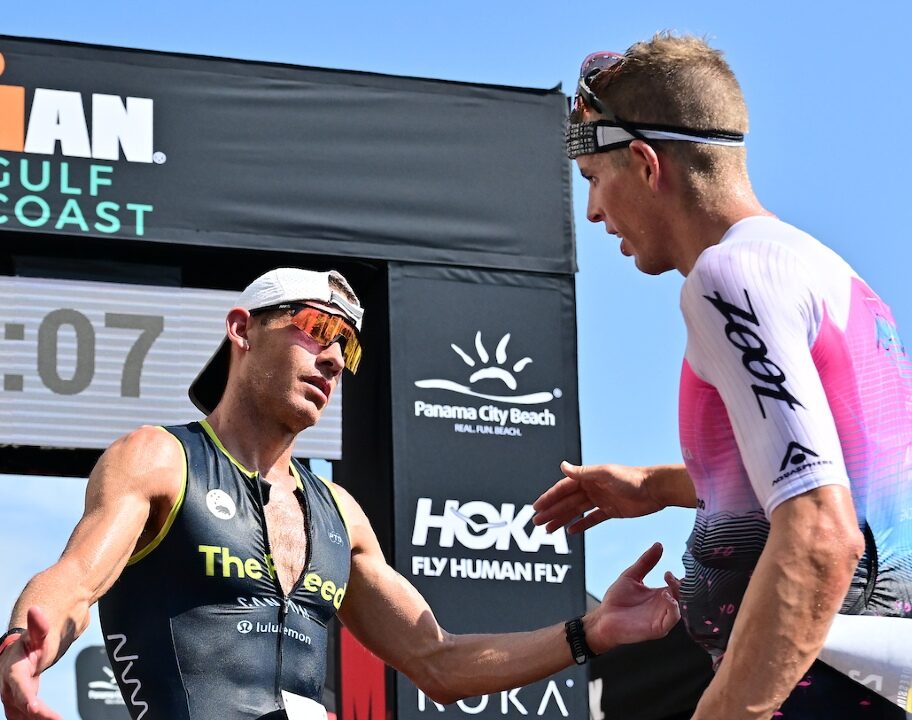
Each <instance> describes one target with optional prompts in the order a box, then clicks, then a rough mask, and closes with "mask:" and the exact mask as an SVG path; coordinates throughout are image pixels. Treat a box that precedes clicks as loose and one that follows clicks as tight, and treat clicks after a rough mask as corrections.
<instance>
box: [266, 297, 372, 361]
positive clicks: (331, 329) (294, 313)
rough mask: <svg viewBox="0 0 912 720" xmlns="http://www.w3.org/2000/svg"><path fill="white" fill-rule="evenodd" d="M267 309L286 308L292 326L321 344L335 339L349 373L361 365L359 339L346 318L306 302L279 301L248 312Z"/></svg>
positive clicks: (327, 343) (328, 344)
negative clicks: (277, 303) (279, 302)
mask: <svg viewBox="0 0 912 720" xmlns="http://www.w3.org/2000/svg"><path fill="white" fill-rule="evenodd" d="M271 310H284V311H287V312H288V314H289V315H291V323H292V325H294V326H295V327H296V328H298V329H299V330H300V331H301V332H303V333H306V334H307V335H308V336H309V337H311V338H313V340H315V341H316V342H317V343H319V344H320V345H323V346H324V347H328V346H330V345H332V344H333V343H334V342H338V343H339V346H340V347H341V348H342V357H343V359H344V360H345V367H346V368H348V369H349V370H350V371H351V372H352V374H354V373H356V372H358V365H360V364H361V341H360V340H359V339H358V331H357V330H355V328H354V326H353V325H352V324H351V322H350V321H349V320H348V319H347V318H345V317H343V316H342V315H334V314H333V313H330V312H327V311H326V310H323V309H321V308H316V307H313V306H311V305H307V304H306V303H283V304H281V305H273V306H271V307H265V308H260V309H258V310H253V311H252V312H251V313H250V314H251V315H257V314H260V313H264V312H267V311H271Z"/></svg>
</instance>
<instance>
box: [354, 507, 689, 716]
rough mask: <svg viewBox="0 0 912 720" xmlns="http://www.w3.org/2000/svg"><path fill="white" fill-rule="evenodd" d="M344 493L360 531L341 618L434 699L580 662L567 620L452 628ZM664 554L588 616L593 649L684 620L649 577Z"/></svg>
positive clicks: (500, 686) (625, 579)
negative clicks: (500, 630)
mask: <svg viewBox="0 0 912 720" xmlns="http://www.w3.org/2000/svg"><path fill="white" fill-rule="evenodd" d="M343 500H344V502H345V504H346V511H347V516H348V518H349V522H350V531H351V534H352V572H351V578H350V580H349V586H348V590H347V592H346V595H345V601H344V602H343V604H342V608H341V610H340V612H339V615H340V618H341V620H342V622H344V623H345V625H346V627H348V629H349V630H351V631H352V633H353V634H354V635H355V637H357V638H358V639H359V640H360V641H361V642H362V643H364V644H365V645H366V646H367V647H368V648H369V649H370V650H371V651H373V652H374V653H376V654H377V655H378V656H379V657H380V658H381V659H383V660H384V661H385V662H386V663H388V664H390V665H392V666H393V667H395V668H397V669H398V670H400V671H401V672H403V673H405V674H406V675H407V676H408V677H409V678H410V679H411V680H412V681H413V682H414V683H415V684H416V685H417V686H418V687H420V688H421V689H422V690H423V691H424V692H425V694H427V695H428V696H429V697H430V698H432V699H433V700H435V701H437V702H441V703H449V702H454V701H455V700H458V699H460V698H463V697H470V696H475V695H483V694H487V693H491V692H497V691H500V690H505V689H510V688H514V687H521V686H523V685H526V684H528V683H530V682H534V681H536V680H540V679H541V678H544V677H547V676H548V675H552V674H554V673H555V672H558V671H560V670H562V669H564V668H566V667H568V666H570V665H571V664H572V663H573V658H572V656H571V652H570V648H569V646H568V644H567V641H566V639H565V637H564V626H563V624H557V625H553V626H551V627H547V628H542V629H540V630H534V631H530V632H516V633H504V634H497V635H453V634H450V633H448V632H446V631H445V630H444V629H443V628H441V627H440V625H439V624H438V622H437V619H436V618H435V617H434V614H433V611H432V610H431V608H430V607H429V606H428V604H427V602H426V601H425V599H424V598H423V597H422V596H421V595H420V593H419V592H418V591H417V590H416V589H415V588H414V586H412V585H411V583H409V582H408V581H407V580H406V579H405V578H404V577H402V576H401V575H399V574H398V573H397V572H396V571H395V570H393V569H392V568H391V567H390V566H389V565H388V564H387V563H386V560H385V559H384V557H383V554H382V552H381V550H380V547H379V545H378V543H377V540H376V537H375V536H374V533H373V530H372V529H371V527H370V524H369V522H368V520H367V518H366V517H365V516H364V513H363V512H362V511H361V509H360V507H358V505H357V503H355V502H354V500H352V499H351V497H350V496H348V495H347V493H343ZM660 557H661V546H658V545H655V546H653V547H652V548H650V550H648V551H647V552H646V553H645V554H644V555H643V556H642V557H641V558H640V559H639V560H638V561H637V563H635V564H634V565H633V566H632V567H631V568H630V569H629V570H628V571H627V572H626V573H624V575H622V576H621V577H620V578H619V579H618V581H617V582H616V583H615V584H614V585H613V586H612V587H611V588H610V589H609V591H608V592H607V593H606V596H605V600H604V601H603V602H602V604H601V605H600V606H599V608H598V609H597V610H594V611H592V612H591V613H589V614H587V615H586V617H585V618H584V621H583V623H584V630H585V633H586V638H587V641H588V643H589V645H590V647H591V648H592V650H593V651H595V652H597V653H599V652H604V651H605V650H607V649H609V648H610V647H613V646H615V645H618V644H622V643H625V642H636V641H639V640H646V639H651V638H656V637H661V636H663V635H665V634H666V633H667V632H668V631H669V630H670V629H671V628H672V626H674V624H675V623H676V622H677V621H678V618H679V613H678V608H677V604H676V603H675V601H674V600H673V598H672V597H671V594H670V592H669V591H668V589H667V588H659V589H649V588H647V587H646V586H645V585H643V583H642V579H643V577H644V576H645V575H646V573H647V572H649V570H651V569H652V567H654V565H655V564H656V562H658V560H659V558H660ZM567 619H569V618H567Z"/></svg>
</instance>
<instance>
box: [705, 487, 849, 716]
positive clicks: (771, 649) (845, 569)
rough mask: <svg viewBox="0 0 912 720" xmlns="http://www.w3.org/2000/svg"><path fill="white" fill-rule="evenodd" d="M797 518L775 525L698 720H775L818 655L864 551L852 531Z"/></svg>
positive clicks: (821, 517)
mask: <svg viewBox="0 0 912 720" xmlns="http://www.w3.org/2000/svg"><path fill="white" fill-rule="evenodd" d="M839 489H840V490H841V489H842V488H839ZM815 492H816V491H815ZM818 509H819V508H818ZM777 512H778V510H777ZM799 515H800V518H799V517H793V518H791V519H788V521H787V522H780V523H776V522H775V520H774V523H773V527H772V530H771V532H770V536H769V539H768V541H767V544H766V547H765V548H764V551H763V554H762V555H761V558H760V561H759V563H758V564H757V567H756V569H755V570H754V573H753V576H752V577H751V582H750V585H749V587H748V590H747V593H746V594H745V596H744V600H743V602H742V605H741V607H740V608H739V610H738V619H737V621H736V622H735V626H734V629H733V631H732V636H731V639H730V641H729V644H728V649H727V651H726V653H725V657H724V659H723V661H722V664H721V666H720V668H719V671H718V673H717V674H716V677H715V678H714V679H713V681H712V683H711V684H710V686H709V688H708V689H707V691H706V693H705V694H704V695H703V697H702V699H701V700H700V704H699V706H698V707H697V711H696V714H695V715H694V720H709V719H715V718H722V717H732V718H734V717H737V718H744V719H754V718H757V719H759V718H763V719H766V718H770V717H771V716H772V714H773V713H774V712H775V711H776V709H777V708H778V707H779V706H780V705H781V704H782V702H784V700H785V699H786V698H787V697H788V695H789V694H790V693H791V691H792V690H793V688H794V687H795V686H796V685H797V683H798V682H799V681H800V680H801V678H802V676H803V674H804V673H805V672H806V671H807V669H808V668H809V667H810V665H811V663H813V661H814V659H815V658H816V657H817V655H818V653H819V652H820V648H821V647H822V645H823V641H824V639H825V637H826V633H827V630H828V629H829V626H830V623H831V622H832V620H833V617H834V615H835V614H836V612H837V611H838V610H839V607H840V605H841V603H842V601H843V599H844V597H845V594H846V592H847V590H848V587H849V584H850V582H851V579H852V574H853V572H854V569H855V566H856V564H857V562H858V559H859V557H860V554H861V552H862V550H863V547H864V544H863V541H862V539H861V535H860V533H859V532H858V530H857V527H854V525H849V526H846V524H845V523H841V522H839V521H838V520H837V521H833V518H832V516H830V515H828V514H826V513H823V512H817V513H815V512H810V513H807V512H804V513H800V514H799ZM785 519H786V518H780V520H785Z"/></svg>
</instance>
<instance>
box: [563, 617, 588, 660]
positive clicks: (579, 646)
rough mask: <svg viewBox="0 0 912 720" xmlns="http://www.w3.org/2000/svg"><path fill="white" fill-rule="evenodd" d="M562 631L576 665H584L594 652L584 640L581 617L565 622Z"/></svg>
mask: <svg viewBox="0 0 912 720" xmlns="http://www.w3.org/2000/svg"><path fill="white" fill-rule="evenodd" d="M564 633H565V634H566V636H567V644H568V645H569V646H570V652H571V653H572V654H573V661H574V662H575V663H576V664H577V665H585V664H586V662H587V661H588V660H589V659H590V658H594V657H595V653H594V652H592V648H590V647H589V643H587V642H586V631H585V630H584V629H583V619H582V618H581V617H577V618H573V619H572V620H568V621H567V622H565V623H564Z"/></svg>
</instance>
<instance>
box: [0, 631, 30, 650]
mask: <svg viewBox="0 0 912 720" xmlns="http://www.w3.org/2000/svg"><path fill="white" fill-rule="evenodd" d="M24 632H25V628H21V627H13V628H10V629H9V630H7V631H6V632H5V633H3V635H0V653H2V652H3V651H4V650H6V649H7V648H8V647H9V646H10V645H12V644H13V643H14V642H16V641H17V640H18V639H19V636H20V635H21V634H22V633H24Z"/></svg>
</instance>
